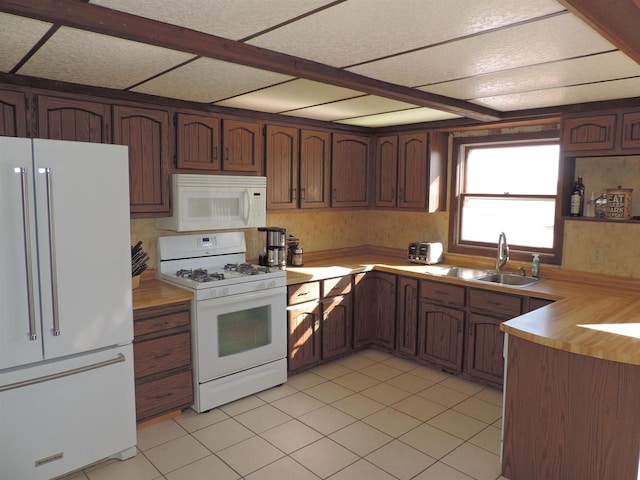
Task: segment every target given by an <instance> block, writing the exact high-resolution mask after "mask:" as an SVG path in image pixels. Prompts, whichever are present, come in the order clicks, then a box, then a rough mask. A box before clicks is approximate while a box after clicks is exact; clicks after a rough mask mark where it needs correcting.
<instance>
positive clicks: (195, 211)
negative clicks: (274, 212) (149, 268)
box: [156, 174, 267, 232]
mask: <svg viewBox="0 0 640 480" xmlns="http://www.w3.org/2000/svg"><path fill="white" fill-rule="evenodd" d="M171 193H172V196H171V199H172V204H173V215H172V216H171V217H162V218H157V219H156V227H157V228H159V229H162V230H173V231H175V232H191V231H196V230H224V229H231V228H253V227H262V226H264V225H265V224H266V207H267V177H258V176H231V175H193V174H174V175H172V176H171Z"/></svg>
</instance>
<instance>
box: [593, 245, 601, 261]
mask: <svg viewBox="0 0 640 480" xmlns="http://www.w3.org/2000/svg"><path fill="white" fill-rule="evenodd" d="M602 262H604V248H602V247H594V248H593V250H591V263H602Z"/></svg>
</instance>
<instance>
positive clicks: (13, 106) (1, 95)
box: [0, 90, 29, 137]
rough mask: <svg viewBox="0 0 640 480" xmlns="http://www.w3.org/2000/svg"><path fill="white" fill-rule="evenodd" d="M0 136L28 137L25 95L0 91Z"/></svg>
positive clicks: (12, 91) (17, 92)
mask: <svg viewBox="0 0 640 480" xmlns="http://www.w3.org/2000/svg"><path fill="white" fill-rule="evenodd" d="M0 136H2V137H28V136H29V135H28V128H27V94H26V93H25V92H22V91H18V90H15V91H14V90H0Z"/></svg>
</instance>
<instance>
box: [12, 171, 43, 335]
mask: <svg viewBox="0 0 640 480" xmlns="http://www.w3.org/2000/svg"><path fill="white" fill-rule="evenodd" d="M14 172H15V173H19V174H20V181H21V193H22V195H21V197H22V234H23V239H24V260H25V264H26V265H25V266H26V268H27V302H28V308H29V340H30V341H35V340H37V339H38V332H37V330H36V313H35V304H34V294H33V253H32V251H31V219H30V217H29V190H28V188H29V184H28V179H27V169H26V168H15V169H14Z"/></svg>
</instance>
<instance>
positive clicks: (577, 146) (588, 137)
mask: <svg viewBox="0 0 640 480" xmlns="http://www.w3.org/2000/svg"><path fill="white" fill-rule="evenodd" d="M615 132H616V114H615V113H612V114H609V115H597V116H593V117H578V118H565V119H563V122H562V149H563V151H565V152H572V151H580V150H584V151H587V150H610V149H612V148H613V146H614V142H615Z"/></svg>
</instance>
